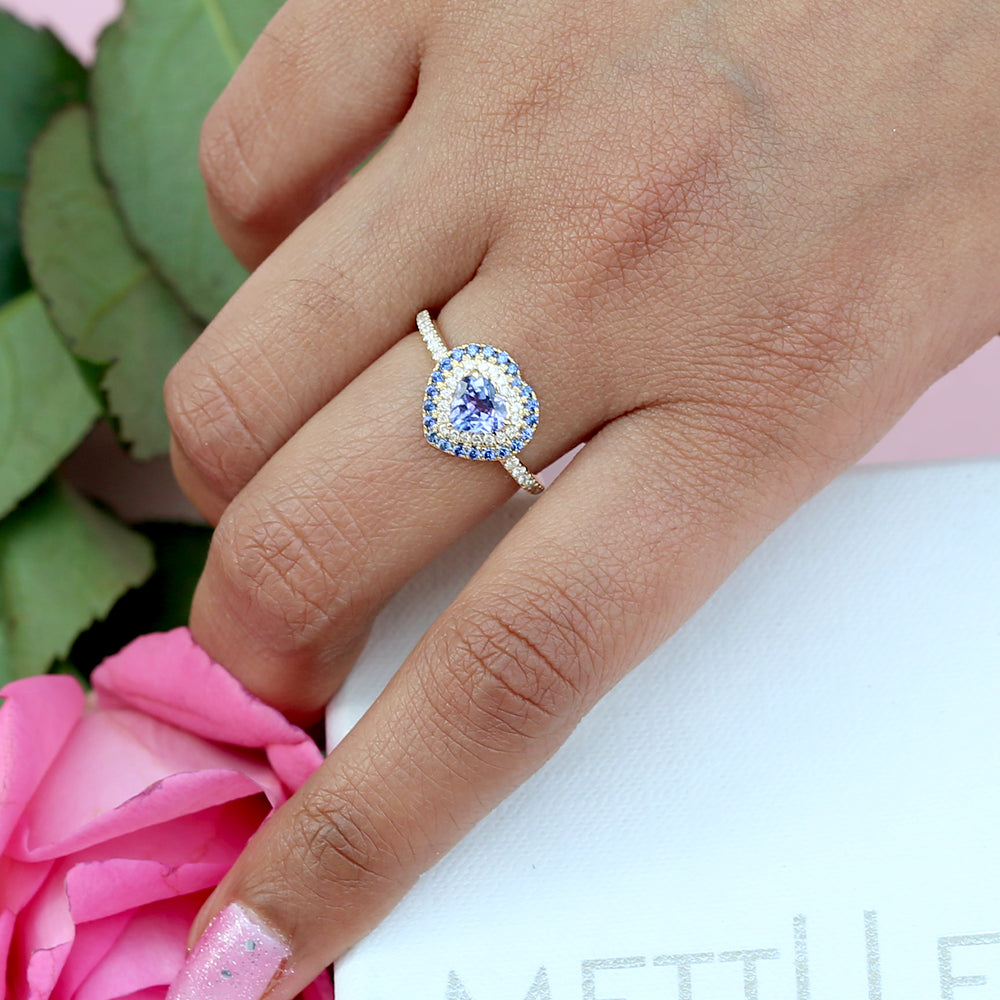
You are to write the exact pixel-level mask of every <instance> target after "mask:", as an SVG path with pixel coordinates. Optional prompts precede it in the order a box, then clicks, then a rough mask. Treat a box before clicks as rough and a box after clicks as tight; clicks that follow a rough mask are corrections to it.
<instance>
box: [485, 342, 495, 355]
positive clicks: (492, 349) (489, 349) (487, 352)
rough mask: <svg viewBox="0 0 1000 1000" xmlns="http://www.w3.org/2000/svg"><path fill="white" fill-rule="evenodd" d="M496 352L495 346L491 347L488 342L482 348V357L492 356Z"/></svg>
mask: <svg viewBox="0 0 1000 1000" xmlns="http://www.w3.org/2000/svg"><path fill="white" fill-rule="evenodd" d="M496 352H497V350H496V348H495V347H491V346H490V345H489V344H487V345H486V346H485V347H484V348H483V357H486V358H492V357H493V355H494V354H496Z"/></svg>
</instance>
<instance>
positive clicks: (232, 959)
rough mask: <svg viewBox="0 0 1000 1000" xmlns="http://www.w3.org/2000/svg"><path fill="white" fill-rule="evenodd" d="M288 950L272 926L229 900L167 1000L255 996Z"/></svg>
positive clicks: (248, 999) (256, 998) (248, 998)
mask: <svg viewBox="0 0 1000 1000" xmlns="http://www.w3.org/2000/svg"><path fill="white" fill-rule="evenodd" d="M290 955H291V950H290V949H289V947H288V945H286V944H285V942H284V941H282V940H281V939H280V938H279V937H277V936H276V935H275V933H274V932H273V931H271V930H268V929H267V928H266V927H265V926H264V924H262V923H261V922H260V920H259V919H258V918H257V917H255V916H254V915H253V914H252V913H251V912H250V911H249V910H247V909H244V908H243V907H242V906H240V905H239V904H238V903H231V904H230V905H229V906H227V907H226V908H225V909H224V910H221V911H220V912H219V913H218V914H216V916H215V918H214V919H213V920H212V922H211V923H210V924H209V925H208V927H206V928H205V932H204V933H203V934H202V936H201V937H200V938H199V939H198V943H197V944H196V945H195V946H194V949H193V950H192V952H191V954H190V955H188V958H187V961H186V962H185V963H184V968H183V969H181V972H180V975H179V976H178V977H177V978H176V979H175V980H174V983H173V985H172V986H171V987H170V991H169V992H168V993H167V1000H215V998H217V997H218V998H225V1000H260V998H261V997H262V996H263V995H264V993H265V991H266V990H267V988H268V987H269V986H270V985H271V982H272V981H273V980H274V977H275V975H276V974H277V972H278V971H279V970H280V969H281V967H282V965H283V964H284V962H285V961H287V959H288V957H289V956H290Z"/></svg>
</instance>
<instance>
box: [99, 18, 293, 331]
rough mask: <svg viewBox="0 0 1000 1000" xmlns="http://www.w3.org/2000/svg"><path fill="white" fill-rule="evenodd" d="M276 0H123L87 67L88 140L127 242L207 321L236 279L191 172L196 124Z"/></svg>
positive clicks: (237, 271) (240, 273)
mask: <svg viewBox="0 0 1000 1000" xmlns="http://www.w3.org/2000/svg"><path fill="white" fill-rule="evenodd" d="M280 5H281V4H280V0H169V2H165V0H128V2H127V3H126V6H125V12H124V14H123V15H122V17H121V18H120V19H119V20H118V21H117V22H116V23H115V24H113V25H112V26H111V27H110V28H109V29H108V30H107V31H106V32H105V33H104V35H103V36H102V38H101V42H100V45H99V48H98V54H97V63H96V66H95V68H94V78H93V92H94V106H95V117H96V120H97V145H98V156H99V159H100V163H101V166H102V168H103V171H104V173H105V175H106V176H107V178H108V179H109V181H110V183H111V186H112V189H113V191H114V193H115V197H116V199H117V201H118V204H119V205H120V206H121V208H122V211H123V212H124V214H125V218H126V223H127V225H128V228H129V231H130V232H131V234H132V237H133V239H134V240H135V241H136V243H137V244H138V245H139V246H140V247H141V248H142V249H143V250H144V251H145V252H146V254H147V255H148V256H149V257H150V259H151V260H152V261H153V263H154V264H155V266H156V267H157V268H158V270H159V271H160V272H161V273H162V274H163V275H164V277H165V278H166V280H167V282H168V283H169V284H170V285H171V287H173V288H174V290H175V291H177V293H178V294H179V295H180V296H181V298H182V299H183V300H184V301H185V302H186V303H187V304H188V306H189V307H190V308H191V310H192V311H193V312H194V313H196V314H197V315H198V316H200V317H201V318H202V319H204V320H209V319H211V318H212V317H213V316H214V315H215V314H216V313H217V312H218V311H219V309H221V308H222V306H223V305H224V304H225V302H226V300H227V299H228V298H229V296H230V295H231V294H232V293H233V292H234V291H235V290H236V289H237V287H238V286H239V285H240V283H241V282H242V281H243V279H244V278H245V277H246V271H244V270H243V268H242V267H241V266H240V265H239V264H238V263H237V262H236V261H235V259H234V258H233V257H232V255H231V254H230V253H229V251H228V250H227V249H226V248H225V246H224V244H223V243H222V241H221V240H220V239H219V237H218V236H217V235H216V233H215V230H214V229H213V227H212V223H211V221H210V219H209V217H208V211H207V209H206V207H205V192H204V188H203V185H202V181H201V175H200V173H199V170H198V136H199V134H200V130H201V123H202V121H203V120H204V118H205V115H206V114H207V113H208V110H209V108H210V107H211V106H212V103H213V102H214V100H215V98H216V97H217V96H218V95H219V94H220V93H221V92H222V89H223V87H225V85H226V83H227V82H228V81H229V78H230V76H232V74H233V71H234V70H235V69H236V67H237V65H238V64H239V62H240V60H241V59H242V57H243V55H244V54H245V53H246V52H247V50H248V49H249V48H250V45H251V44H252V43H253V41H254V40H255V39H256V37H257V36H258V35H259V34H260V32H261V31H262V30H263V29H264V27H265V25H266V24H267V22H268V21H269V20H270V18H271V16H272V15H273V14H274V13H275V12H276V11H277V9H278V7H279V6H280Z"/></svg>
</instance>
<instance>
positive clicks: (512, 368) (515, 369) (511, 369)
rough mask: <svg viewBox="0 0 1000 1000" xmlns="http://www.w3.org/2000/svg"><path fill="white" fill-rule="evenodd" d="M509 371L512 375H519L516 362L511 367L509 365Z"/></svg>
mask: <svg viewBox="0 0 1000 1000" xmlns="http://www.w3.org/2000/svg"><path fill="white" fill-rule="evenodd" d="M507 371H508V372H509V373H510V374H511V375H516V374H517V365H515V364H514V362H513V361H512V362H511V363H510V364H509V365H507Z"/></svg>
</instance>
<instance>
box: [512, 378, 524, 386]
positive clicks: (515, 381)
mask: <svg viewBox="0 0 1000 1000" xmlns="http://www.w3.org/2000/svg"><path fill="white" fill-rule="evenodd" d="M510 384H511V385H512V386H513V387H514V388H515V389H520V388H521V386H522V385H524V383H523V382H522V381H521V380H520V379H519V378H514V379H511V380H510Z"/></svg>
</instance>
